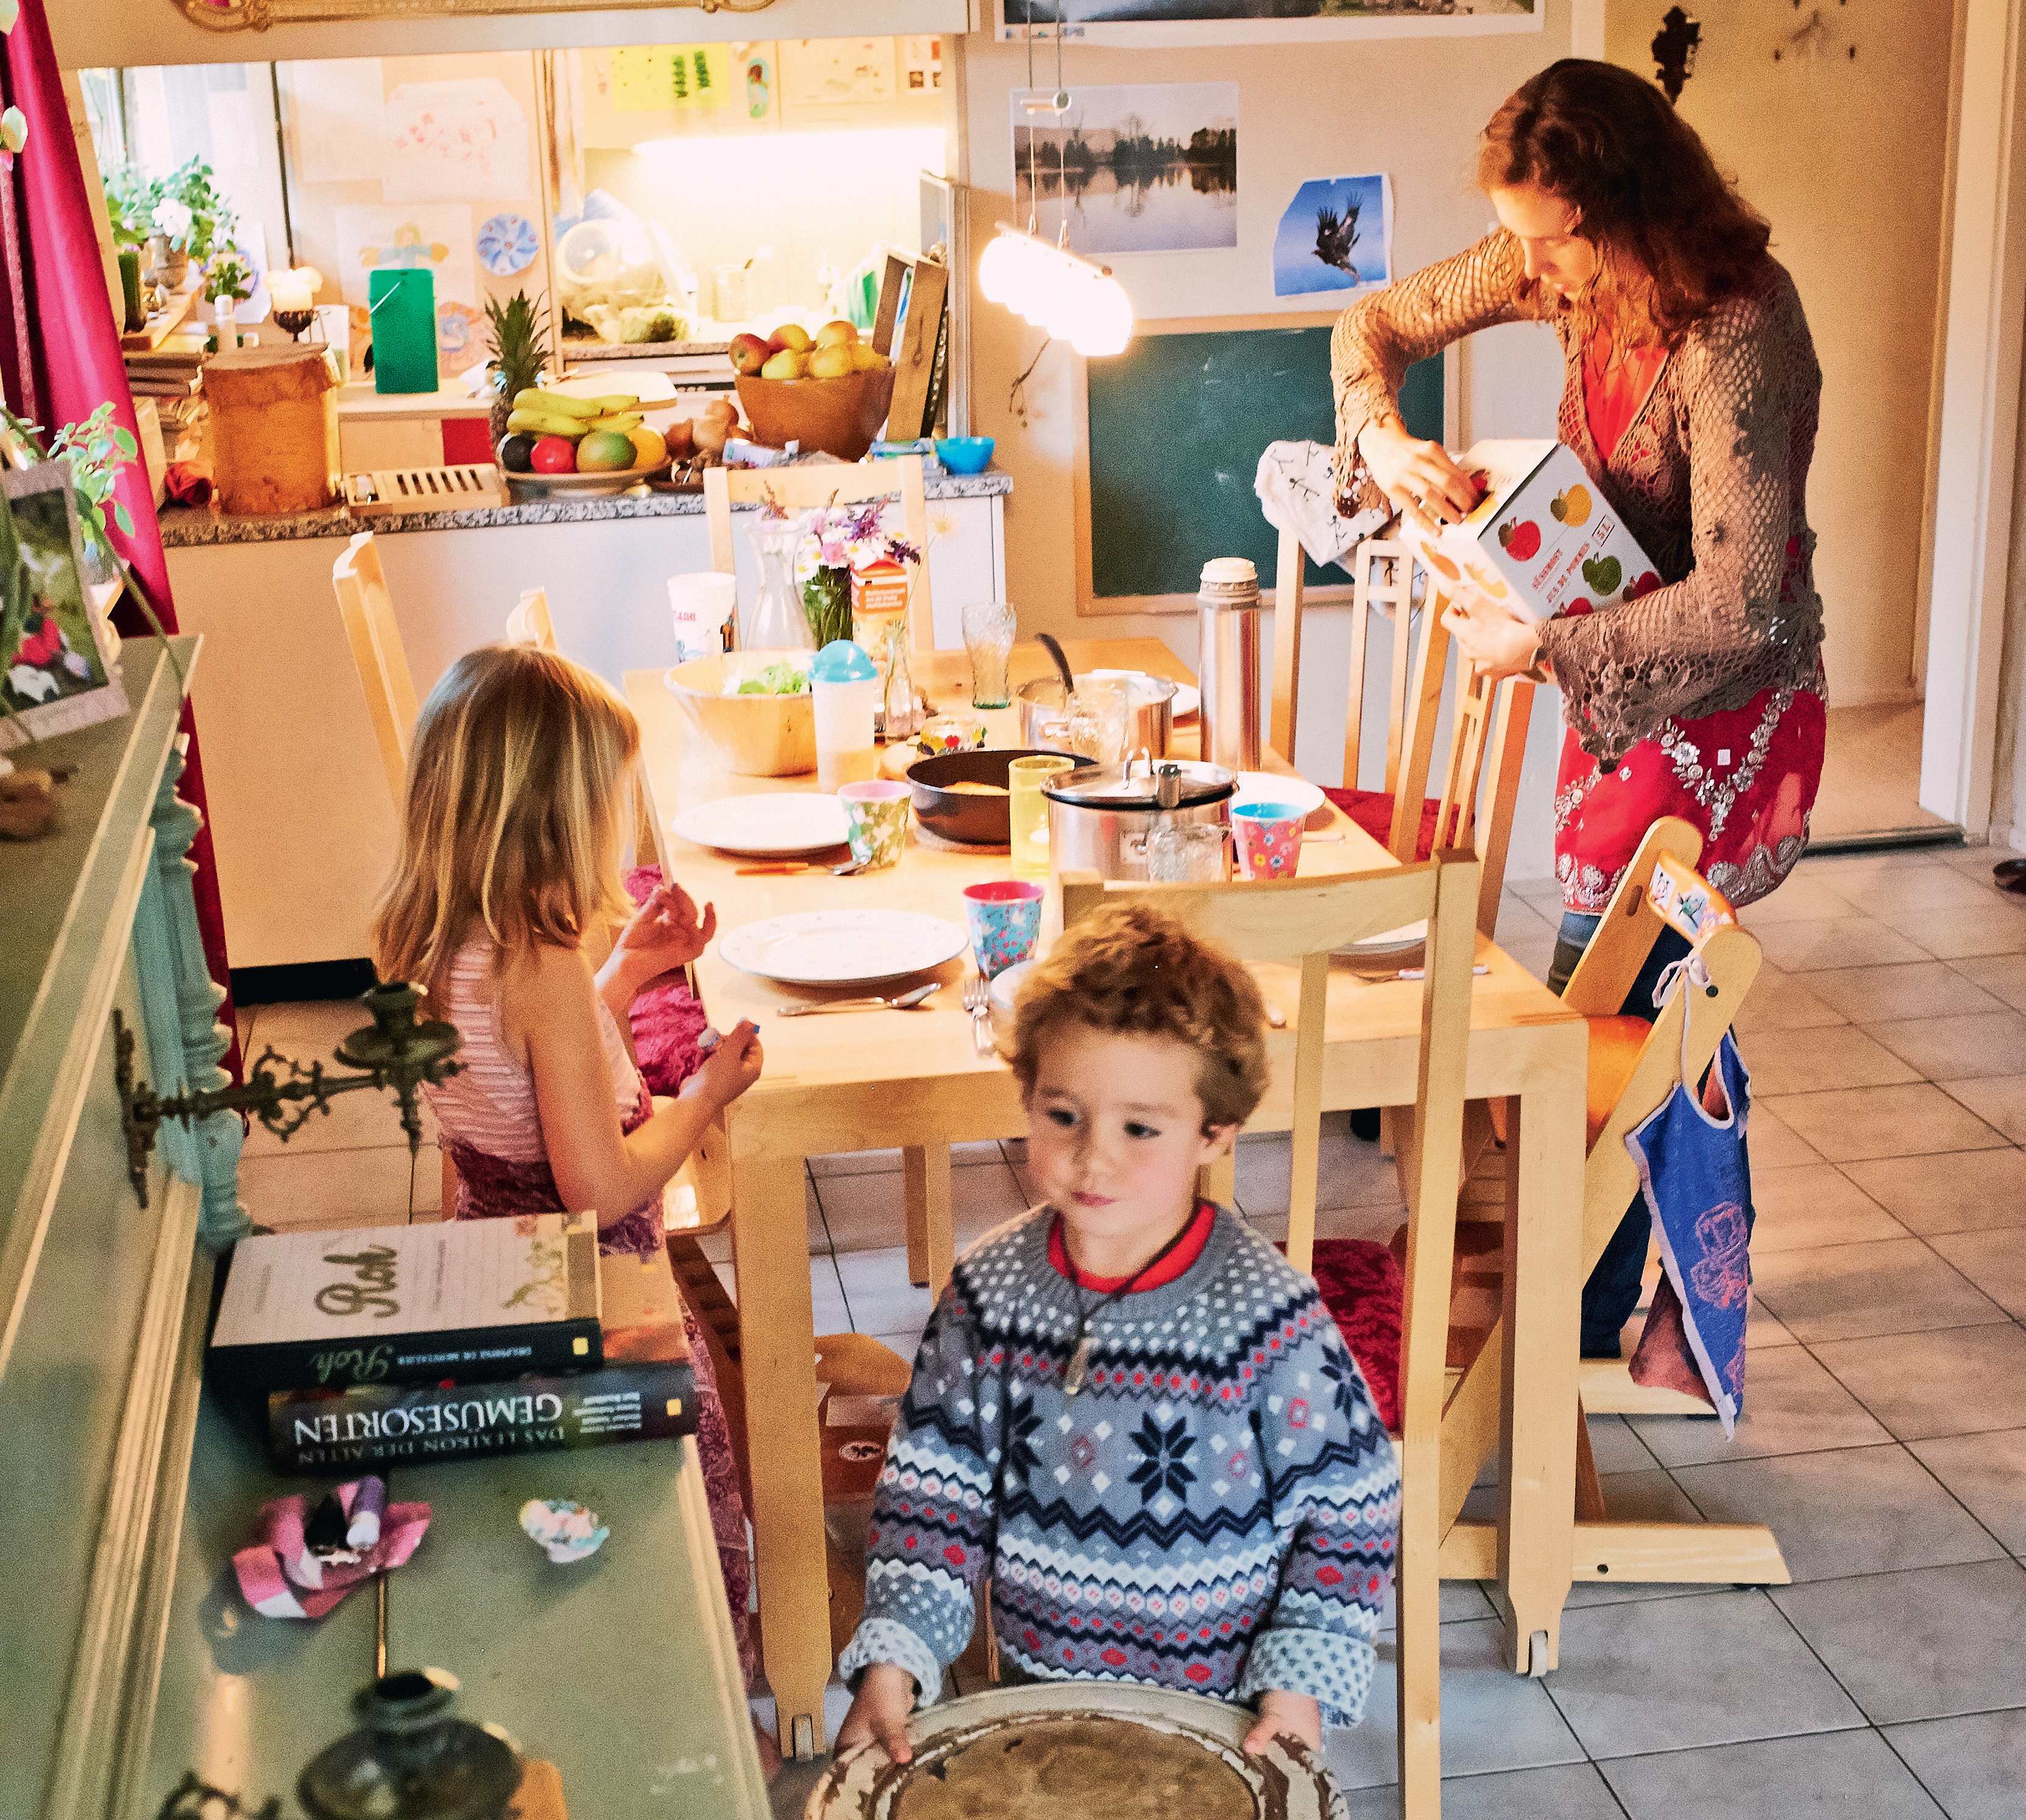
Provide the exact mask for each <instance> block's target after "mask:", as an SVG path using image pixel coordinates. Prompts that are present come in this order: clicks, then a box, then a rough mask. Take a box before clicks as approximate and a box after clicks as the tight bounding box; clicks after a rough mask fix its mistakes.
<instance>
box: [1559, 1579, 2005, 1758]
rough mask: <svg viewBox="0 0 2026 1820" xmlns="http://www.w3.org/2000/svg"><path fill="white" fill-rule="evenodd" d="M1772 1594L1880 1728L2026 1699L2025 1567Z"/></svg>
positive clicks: (1835, 1583) (1830, 1583)
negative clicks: (1907, 1720) (2023, 1695)
mask: <svg viewBox="0 0 2026 1820" xmlns="http://www.w3.org/2000/svg"><path fill="white" fill-rule="evenodd" d="M1770 1597H1772V1599H1773V1600H1774V1602H1775V1603H1776V1604H1777V1605H1778V1606H1779V1608H1780V1609H1781V1611H1782V1612H1785V1614H1786V1615H1787V1616H1788V1618H1790V1619H1792V1621H1793V1624H1794V1627H1795V1628H1796V1630H1799V1632H1800V1633H1801V1634H1802V1635H1803V1637H1805V1638H1807V1640H1808V1643H1809V1645H1810V1647H1811V1649H1814V1651H1815V1652H1816V1654H1818V1656H1820V1657H1821V1658H1822V1660H1823V1661H1824V1662H1825V1663H1828V1664H1829V1667H1830V1669H1831V1671H1833V1673H1834V1674H1835V1675H1836V1679H1837V1680H1838V1681H1840V1682H1841V1683H1842V1684H1843V1686H1844V1687H1845V1688H1847V1689H1848V1690H1849V1692H1850V1693H1851V1697H1853V1698H1854V1699H1855V1700H1856V1701H1857V1703H1858V1705H1859V1706H1861V1707H1862V1708H1863V1709H1864V1711H1865V1714H1866V1716H1867V1717H1868V1718H1869V1719H1871V1720H1872V1721H1873V1722H1874V1723H1875V1724H1878V1725H1888V1724H1892V1723H1893V1722H1896V1721H1899V1720H1904V1719H1942V1718H1945V1717H1947V1716H1948V1715H1951V1714H1955V1713H1969V1712H1984V1711H1989V1710H1990V1709H1991V1708H1993V1707H2000V1706H2009V1705H2014V1704H2017V1703H2018V1701H2019V1700H2020V1697H2021V1695H2022V1693H2026V1568H2022V1567H2020V1564H2018V1563H2017V1561H2015V1560H2002V1561H1981V1562H1977V1563H1974V1564H1970V1565H1968V1566H1964V1567H1952V1568H1921V1569H1919V1570H1917V1571H1915V1572H1913V1573H1907V1574H1886V1575H1876V1576H1868V1577H1866V1578H1865V1579H1853V1580H1825V1581H1822V1582H1819V1583H1818V1584H1816V1585H1814V1586H1775V1587H1774V1588H1773V1589H1772V1591H1771V1593H1770ZM1564 1634H1566V1629H1565V1630H1564ZM1888 1639H1889V1644H1888ZM1580 1731H1581V1727H1580V1726H1578V1732H1579V1733H1580Z"/></svg>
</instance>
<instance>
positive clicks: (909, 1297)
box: [837, 1245, 935, 1334]
mask: <svg viewBox="0 0 2026 1820" xmlns="http://www.w3.org/2000/svg"><path fill="white" fill-rule="evenodd" d="M837 1273H838V1280H840V1281H841V1282H842V1284H843V1285H844V1295H845V1299H846V1301H847V1302H849V1305H850V1309H851V1324H852V1328H853V1332H858V1333H879V1334H884V1333H898V1332H904V1331H906V1330H908V1329H909V1328H913V1329H915V1331H917V1332H919V1330H920V1328H921V1326H922V1324H923V1322H925V1321H926V1320H927V1319H928V1318H929V1310H930V1309H932V1308H933V1307H934V1306H935V1298H934V1296H933V1295H930V1293H929V1292H928V1291H927V1290H926V1289H917V1288H915V1286H914V1285H913V1284H912V1283H910V1282H909V1281H908V1251H907V1247H905V1246H904V1245H901V1246H896V1247H894V1248H893V1249H892V1250H891V1251H840V1252H839V1253H838V1257H837Z"/></svg>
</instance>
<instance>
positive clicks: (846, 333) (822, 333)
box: [816, 318, 858, 348]
mask: <svg viewBox="0 0 2026 1820" xmlns="http://www.w3.org/2000/svg"><path fill="white" fill-rule="evenodd" d="M857 339H858V330H857V327H856V325H855V324H853V323H850V322H845V321H844V320H843V319H842V318H839V319H838V320H836V321H834V322H826V323H824V324H823V326H822V327H821V328H820V329H819V330H816V345H817V346H818V347H819V348H840V347H842V348H849V346H850V345H851V344H852V343H853V342H854V341H856V340H857Z"/></svg>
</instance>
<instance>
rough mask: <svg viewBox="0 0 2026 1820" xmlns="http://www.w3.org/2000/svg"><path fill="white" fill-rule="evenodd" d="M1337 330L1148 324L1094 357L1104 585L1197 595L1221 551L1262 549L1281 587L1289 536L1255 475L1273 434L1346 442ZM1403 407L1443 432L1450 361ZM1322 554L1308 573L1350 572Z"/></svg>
mask: <svg viewBox="0 0 2026 1820" xmlns="http://www.w3.org/2000/svg"><path fill="white" fill-rule="evenodd" d="M1329 344H1330V330H1328V328H1315V329H1234V330H1227V331H1225V332H1224V333H1214V334H1205V335H1140V336H1138V337H1135V338H1134V340H1133V344H1132V345H1131V346H1129V348H1127V349H1126V350H1125V352H1124V353H1123V354H1120V355H1118V356H1115V357H1114V358H1112V359H1106V360H1093V361H1092V362H1091V363H1090V543H1091V552H1090V554H1091V580H1092V592H1093V593H1095V594H1096V595H1097V596H1098V597H1099V598H1100V599H1105V598H1108V597H1109V598H1115V597H1117V596H1119V595H1146V594H1194V593H1195V591H1196V582H1197V578H1198V577H1199V576H1200V575H1201V574H1202V573H1203V564H1204V563H1205V562H1208V561H1209V560H1210V558H1211V557H1213V556H1249V557H1251V558H1252V560H1253V562H1254V564H1255V565H1257V566H1258V570H1259V573H1260V577H1261V579H1262V580H1265V581H1266V582H1268V583H1269V585H1270V583H1271V580H1272V577H1273V565H1274V561H1275V557H1276V551H1277V549H1278V545H1279V534H1278V533H1277V532H1276V531H1275V530H1274V529H1273V526H1272V525H1269V524H1268V523H1267V522H1266V521H1265V518H1264V517H1263V516H1262V514H1261V513H1260V510H1259V500H1258V496H1257V495H1256V494H1254V492H1253V491H1252V477H1253V475H1254V473H1255V472H1256V471H1257V470H1258V466H1259V457H1260V455H1261V454H1262V451H1264V450H1265V447H1266V445H1267V444H1269V442H1284V441H1301V440H1309V441H1313V442H1322V443H1328V442H1333V441H1335V438H1336V416H1335V406H1334V405H1333V404H1332V401H1331V394H1330V376H1329ZM1400 412H1401V415H1402V417H1403V418H1405V421H1406V424H1407V427H1408V428H1409V429H1411V430H1412V431H1413V433H1414V434H1415V435H1416V436H1424V437H1440V436H1441V435H1442V361H1441V359H1440V358H1439V357H1437V358H1435V359H1428V360H1424V361H1421V362H1420V363H1418V364H1417V365H1416V366H1414V367H1411V368H1409V370H1408V374H1407V381H1406V384H1405V385H1403V386H1402V388H1401V392H1400ZM1343 579H1344V577H1343V571H1342V570H1341V569H1336V568H1335V567H1332V568H1329V569H1317V566H1315V564H1314V563H1313V562H1311V563H1310V565H1309V568H1308V580H1310V581H1312V582H1317V583H1324V582H1329V581H1342V580H1343Z"/></svg>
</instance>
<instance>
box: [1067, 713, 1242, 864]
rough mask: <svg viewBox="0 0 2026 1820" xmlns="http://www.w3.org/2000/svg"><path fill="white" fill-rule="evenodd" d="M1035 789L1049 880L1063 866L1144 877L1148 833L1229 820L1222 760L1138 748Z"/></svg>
mask: <svg viewBox="0 0 2026 1820" xmlns="http://www.w3.org/2000/svg"><path fill="white" fill-rule="evenodd" d="M1056 686H1057V687H1060V686H1061V685H1060V683H1058V684H1057V685H1056ZM1041 794H1043V795H1044V796H1045V797H1046V798H1048V871H1049V875H1050V876H1051V879H1052V881H1053V882H1055V884H1057V885H1058V886H1059V885H1060V883H1061V882H1062V875H1063V873H1065V872H1095V873H1096V874H1097V875H1098V876H1099V877H1100V878H1101V879H1125V880H1129V881H1132V882H1136V883H1144V882H1146V878H1147V836H1148V835H1149V834H1151V833H1153V831H1155V829H1156V828H1163V827H1182V826H1184V825H1186V824H1188V823H1199V822H1207V823H1211V824H1213V825H1216V826H1228V824H1229V823H1230V820H1231V799H1232V796H1233V795H1234V794H1236V779H1234V778H1233V776H1232V774H1231V772H1228V771H1226V770H1225V768H1223V766H1221V765H1218V764H1198V763H1195V761H1184V760H1175V759H1165V760H1156V759H1155V758H1154V757H1152V756H1151V754H1149V753H1145V752H1142V753H1138V754H1136V756H1135V757H1132V758H1130V759H1128V760H1127V761H1126V762H1125V764H1123V765H1108V766H1104V767H1102V768H1099V769H1097V770H1095V771H1076V772H1063V773H1062V774H1061V776H1060V779H1059V780H1055V779H1052V780H1051V781H1050V782H1048V783H1045V784H1044V785H1043V786H1042V787H1041Z"/></svg>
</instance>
